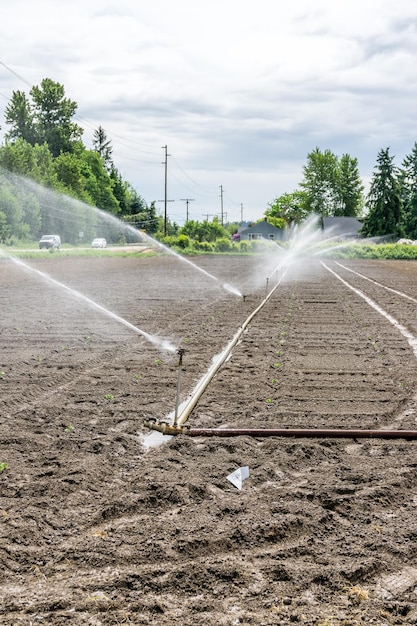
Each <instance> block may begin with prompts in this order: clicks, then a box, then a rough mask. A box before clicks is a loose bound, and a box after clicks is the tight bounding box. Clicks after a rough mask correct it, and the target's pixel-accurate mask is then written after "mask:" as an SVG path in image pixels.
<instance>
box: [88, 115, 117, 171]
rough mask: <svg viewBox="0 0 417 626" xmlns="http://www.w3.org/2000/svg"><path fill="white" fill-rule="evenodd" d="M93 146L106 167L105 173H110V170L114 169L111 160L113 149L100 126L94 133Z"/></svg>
mask: <svg viewBox="0 0 417 626" xmlns="http://www.w3.org/2000/svg"><path fill="white" fill-rule="evenodd" d="M93 146H94V150H95V151H96V152H98V153H99V155H100V156H101V158H102V159H103V163H104V165H105V166H106V169H107V171H108V172H111V170H112V169H113V168H114V164H113V159H112V154H113V148H112V145H111V141H110V139H107V135H106V133H105V130H104V128H103V127H102V126H99V127H98V128H97V129H96V130H95V131H94V138H93Z"/></svg>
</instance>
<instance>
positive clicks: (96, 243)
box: [91, 237, 107, 248]
mask: <svg viewBox="0 0 417 626" xmlns="http://www.w3.org/2000/svg"><path fill="white" fill-rule="evenodd" d="M106 246H107V241H106V240H105V239H103V238H100V237H98V238H97V239H93V241H92V243H91V247H92V248H105V247H106Z"/></svg>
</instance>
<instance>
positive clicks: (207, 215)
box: [203, 213, 214, 222]
mask: <svg viewBox="0 0 417 626" xmlns="http://www.w3.org/2000/svg"><path fill="white" fill-rule="evenodd" d="M203 215H204V213H203ZM213 215H214V213H206V214H205V216H206V222H208V218H209V217H213Z"/></svg>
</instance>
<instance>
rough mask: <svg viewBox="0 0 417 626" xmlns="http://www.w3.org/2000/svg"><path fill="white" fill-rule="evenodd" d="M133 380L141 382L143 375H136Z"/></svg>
mask: <svg viewBox="0 0 417 626" xmlns="http://www.w3.org/2000/svg"><path fill="white" fill-rule="evenodd" d="M133 378H134V379H135V380H140V379H141V378H142V375H141V374H135V375H134V376H133Z"/></svg>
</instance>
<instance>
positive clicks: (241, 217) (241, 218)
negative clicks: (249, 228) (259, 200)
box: [240, 203, 243, 224]
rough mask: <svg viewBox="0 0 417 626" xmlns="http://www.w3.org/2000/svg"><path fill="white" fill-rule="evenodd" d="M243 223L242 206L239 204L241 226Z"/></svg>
mask: <svg viewBox="0 0 417 626" xmlns="http://www.w3.org/2000/svg"><path fill="white" fill-rule="evenodd" d="M242 222H243V204H242V203H240V223H241V224H242Z"/></svg>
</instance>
